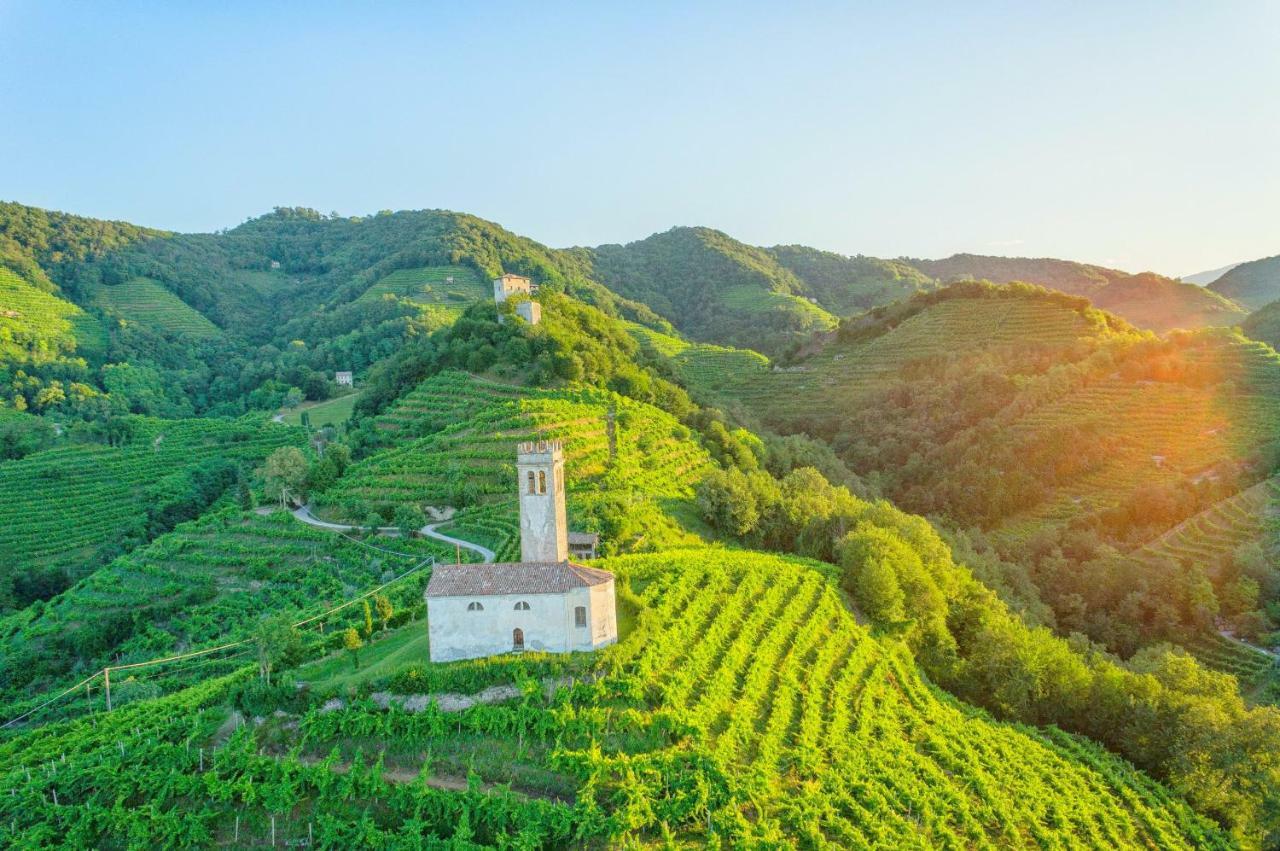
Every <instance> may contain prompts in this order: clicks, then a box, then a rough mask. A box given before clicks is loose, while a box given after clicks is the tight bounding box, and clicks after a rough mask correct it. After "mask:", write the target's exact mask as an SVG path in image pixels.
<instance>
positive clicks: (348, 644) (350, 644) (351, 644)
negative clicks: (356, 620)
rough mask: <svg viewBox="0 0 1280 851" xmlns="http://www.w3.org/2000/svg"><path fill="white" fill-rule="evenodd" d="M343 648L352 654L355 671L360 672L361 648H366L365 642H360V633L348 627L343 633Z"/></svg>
mask: <svg viewBox="0 0 1280 851" xmlns="http://www.w3.org/2000/svg"><path fill="white" fill-rule="evenodd" d="M342 646H343V648H344V649H345V650H346V651H347V652H348V653H350V654H351V664H352V666H353V667H354V668H355V670H357V671H358V670H360V648H361V647H364V642H363V641H361V640H360V633H358V632H356V631H355V629H354V628H353V627H347V628H346V629H345V630H343V632H342Z"/></svg>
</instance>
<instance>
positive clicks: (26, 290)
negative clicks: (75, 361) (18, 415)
mask: <svg viewBox="0 0 1280 851" xmlns="http://www.w3.org/2000/svg"><path fill="white" fill-rule="evenodd" d="M106 342H107V340H106V332H105V331H104V329H103V328H102V325H101V324H100V323H99V322H98V320H97V319H95V318H94V317H93V316H90V315H89V314H87V313H85V312H84V310H82V309H81V308H80V307H78V306H76V305H75V304H72V303H71V302H69V301H66V300H65V299H62V298H59V297H58V296H56V295H52V294H50V293H47V292H45V291H43V290H40V289H37V288H36V287H34V286H32V285H31V284H28V283H27V282H26V281H24V280H23V279H21V278H19V277H18V276H17V275H15V274H14V273H13V272H11V271H9V270H8V269H4V268H0V360H3V361H12V362H16V363H19V364H21V363H23V362H28V361H30V362H36V363H43V362H46V361H51V360H55V359H57V358H58V357H60V356H64V355H70V354H73V353H74V354H79V355H81V356H84V355H86V354H87V355H94V354H99V353H101V352H102V350H103V349H104V348H105V347H106Z"/></svg>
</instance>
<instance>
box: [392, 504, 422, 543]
mask: <svg viewBox="0 0 1280 851" xmlns="http://www.w3.org/2000/svg"><path fill="white" fill-rule="evenodd" d="M394 518H395V519H394V523H395V526H396V528H398V529H399V530H400V534H401V535H404V536H405V537H406V538H410V537H412V536H413V533H414V532H417V531H418V530H419V529H421V528H422V527H423V526H425V525H426V522H427V517H426V515H425V514H423V513H422V509H421V508H419V507H418V506H416V505H397V506H396V510H395V515H394Z"/></svg>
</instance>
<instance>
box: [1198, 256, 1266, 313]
mask: <svg viewBox="0 0 1280 851" xmlns="http://www.w3.org/2000/svg"><path fill="white" fill-rule="evenodd" d="M1209 289H1211V290H1213V291H1214V292H1216V293H1219V294H1220V295H1223V296H1225V297H1226V298H1230V299H1234V300H1235V301H1238V302H1240V303H1241V304H1243V305H1245V306H1246V307H1249V308H1251V309H1253V310H1257V309H1258V308H1260V307H1262V306H1263V305H1265V304H1267V303H1268V302H1272V301H1276V300H1277V299H1280V254H1278V255H1276V256H1275V257H1263V258H1262V259H1261V260H1251V261H1249V262H1248V263H1240V264H1239V265H1237V266H1235V267H1234V268H1233V269H1231V270H1230V271H1229V272H1227V273H1226V274H1224V275H1223V276H1222V277H1220V278H1218V279H1217V280H1216V281H1214V282H1213V283H1211V284H1209Z"/></svg>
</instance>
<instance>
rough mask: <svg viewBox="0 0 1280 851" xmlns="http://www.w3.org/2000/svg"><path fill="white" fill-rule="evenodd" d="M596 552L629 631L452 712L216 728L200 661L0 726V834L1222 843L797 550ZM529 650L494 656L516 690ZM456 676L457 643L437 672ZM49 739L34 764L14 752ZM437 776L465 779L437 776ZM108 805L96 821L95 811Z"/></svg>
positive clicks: (212, 696) (223, 686)
mask: <svg viewBox="0 0 1280 851" xmlns="http://www.w3.org/2000/svg"><path fill="white" fill-rule="evenodd" d="M605 566H607V567H608V568H610V569H612V570H614V571H616V572H617V574H618V576H619V579H620V581H621V582H622V583H623V584H624V587H626V588H627V589H629V590H626V591H624V592H623V596H624V598H626V599H628V600H630V601H631V602H630V603H629V605H631V606H634V607H635V613H634V617H635V626H634V628H633V629H632V630H631V632H630V634H629V635H628V636H627V637H625V638H624V639H623V640H622V642H621V643H620V644H619V645H618V646H617V647H616V648H613V649H611V650H608V651H606V652H605V653H603V654H601V655H600V657H599V659H598V660H596V661H594V662H590V663H588V662H586V661H585V660H583V662H581V663H580V664H589V665H590V666H591V667H593V668H594V669H595V671H596V673H595V674H594V675H593V676H591V677H588V678H586V679H584V680H582V681H580V682H577V683H576V684H574V685H572V686H568V687H561V688H559V689H558V690H557V691H556V692H555V694H554V696H552V697H550V698H549V699H544V698H542V697H541V696H540V689H538V688H537V687H536V686H535V687H533V688H526V689H525V691H524V693H525V695H526V696H525V697H524V698H519V699H516V700H513V701H511V702H508V703H504V704H498V705H481V706H476V707H473V708H471V709H467V710H465V711H463V712H461V713H457V714H454V715H447V714H445V713H443V712H441V711H440V710H439V709H436V708H428V709H427V710H426V711H424V712H421V713H418V714H409V713H406V712H403V711H396V710H391V711H384V710H379V709H377V708H376V707H375V706H374V705H373V704H372V703H371V702H368V701H359V702H356V703H354V704H352V705H349V706H346V707H345V708H341V709H337V710H333V711H327V712H323V713H322V712H320V711H319V705H320V703H321V702H322V699H323V697H322V696H321V695H307V696H306V697H304V698H303V700H302V703H301V704H300V705H299V704H298V702H296V701H295V702H294V703H293V704H292V705H291V708H290V710H289V711H287V712H286V713H285V714H284V716H283V717H278V718H275V719H273V720H272V721H271V722H269V723H268V724H265V725H264V726H262V727H259V728H257V729H255V728H253V727H251V726H245V727H243V728H241V729H240V730H238V731H237V732H235V733H234V734H232V735H230V736H229V737H227V736H225V735H223V734H215V730H216V729H217V728H219V727H222V726H224V720H225V719H226V718H227V712H228V709H227V706H228V704H229V703H230V702H232V701H233V700H234V699H235V694H236V691H237V688H238V685H239V683H240V682H242V681H243V676H240V677H234V676H233V677H230V678H224V679H221V680H218V679H215V680H211V681H209V682H207V683H205V684H202V685H200V686H198V687H196V688H194V689H191V690H189V691H185V692H179V693H177V694H175V695H174V696H173V697H170V698H165V699H163V700H160V701H153V702H147V703H141V704H138V705H136V706H128V707H125V708H124V709H121V710H118V711H117V712H116V713H113V714H112V715H111V716H107V717H104V718H103V719H102V720H101V721H100V722H98V723H97V725H96V726H94V725H93V724H91V723H90V721H88V720H83V721H75V722H70V723H66V724H62V725H55V726H53V727H50V728H48V729H47V730H42V731H39V732H36V733H32V734H26V735H21V736H19V737H17V738H14V739H11V740H10V741H7V742H5V743H3V744H0V754H3V756H4V762H5V764H6V766H8V770H7V772H6V773H5V774H4V775H3V777H2V778H0V785H3V786H8V787H9V788H10V789H13V790H14V791H15V792H17V793H19V795H20V796H21V797H20V798H18V797H11V796H10V795H7V794H3V792H4V791H5V790H3V789H0V822H3V823H2V824H0V830H4V831H17V832H18V835H21V836H24V837H27V838H33V837H38V836H44V835H49V833H48V832H49V831H54V830H56V831H57V834H58V835H59V836H63V837H68V838H74V841H76V842H77V843H83V844H88V845H101V844H102V843H103V842H107V841H110V840H111V838H112V837H115V836H118V835H120V833H121V832H122V831H125V830H127V831H129V835H130V836H131V838H132V840H133V841H135V842H143V843H146V844H150V845H158V844H168V843H172V842H177V841H180V839H181V838H183V837H187V838H192V839H196V840H197V841H200V842H201V844H204V843H217V842H226V841H229V840H231V839H232V838H233V835H238V836H239V841H240V842H242V843H245V842H248V843H251V844H258V843H265V842H267V841H269V836H270V833H271V830H272V824H273V818H274V825H275V831H276V836H277V839H278V840H283V841H286V842H288V841H296V840H297V839H298V838H299V837H306V836H310V837H312V839H313V840H314V841H316V842H318V844H321V845H324V846H332V847H339V846H345V847H350V846H351V845H353V844H372V845H382V844H385V843H387V842H391V841H392V840H393V839H394V840H395V841H398V842H405V841H409V842H421V841H424V840H425V839H426V838H427V837H437V838H439V839H441V840H449V839H453V840H455V841H460V840H464V839H465V840H466V841H469V842H471V843H478V844H481V845H485V846H507V845H510V844H511V843H513V842H516V841H517V837H518V838H519V840H518V841H519V842H520V843H521V844H522V845H524V846H529V847H543V846H561V845H566V844H569V843H570V842H571V841H574V842H578V843H585V845H586V846H588V847H606V846H617V845H619V844H625V843H631V844H639V845H642V846H643V845H655V846H657V845H663V846H666V847H670V845H671V843H672V842H673V841H674V842H675V843H676V844H679V845H703V844H705V843H706V842H708V841H714V842H716V843H718V844H728V845H733V846H740V845H744V844H755V845H765V846H769V845H778V844H783V843H786V844H792V843H794V844H798V845H806V846H812V847H872V846H877V847H887V846H894V847H922V848H923V847H1028V848H1030V847H1042V846H1043V845H1044V843H1045V842H1054V841H1057V840H1058V839H1063V840H1067V841H1068V843H1069V844H1070V845H1075V846H1079V847H1090V846H1092V847H1101V846H1108V847H1118V846H1149V847H1160V848H1182V847H1185V848H1192V847H1196V848H1204V847H1229V845H1230V843H1229V842H1228V841H1227V839H1226V838H1225V837H1224V836H1222V835H1221V834H1220V833H1218V832H1217V831H1216V830H1215V829H1214V828H1213V827H1212V826H1211V825H1210V824H1208V823H1207V822H1206V821H1205V820H1203V819H1201V818H1200V817H1198V816H1196V815H1195V814H1194V813H1193V812H1192V811H1191V810H1190V809H1189V808H1188V807H1187V806H1186V805H1185V804H1184V803H1182V802H1181V801H1180V800H1178V799H1177V798H1176V797H1174V796H1171V795H1170V794H1169V793H1168V792H1167V791H1166V790H1164V789H1162V788H1161V787H1160V786H1158V785H1156V784H1155V783H1153V782H1151V781H1150V780H1149V779H1147V778H1145V777H1144V776H1143V775H1141V774H1140V773H1138V772H1136V771H1135V770H1133V769H1132V768H1130V767H1128V766H1127V765H1125V764H1124V763H1122V762H1120V761H1119V760H1117V759H1115V758H1114V757H1111V756H1109V755H1107V754H1106V753H1105V752H1104V751H1101V750H1099V749H1098V748H1097V747H1096V746H1093V745H1090V744H1088V743H1087V742H1084V741H1082V740H1078V739H1074V738H1072V737H1069V736H1066V735H1064V734H1061V733H1043V732H1039V731H1036V730H1032V729H1028V728H1022V727H1016V726H1008V725H1003V724H997V723H994V722H992V721H991V720H989V718H987V716H985V715H984V714H983V713H980V712H975V711H974V710H971V709H968V708H966V707H964V706H963V705H961V704H958V703H957V702H956V701H954V700H953V699H951V698H949V697H947V696H946V695H943V694H941V693H939V692H938V691H937V690H936V689H934V688H933V687H931V686H928V685H927V684H925V682H924V681H923V680H922V679H921V678H920V677H919V675H918V674H917V673H916V672H915V669H914V667H913V666H912V663H911V661H910V657H909V656H908V655H907V654H905V653H904V652H903V651H902V650H901V649H899V648H897V647H896V646H895V645H894V644H893V643H892V642H888V643H885V642H882V641H879V640H877V639H876V638H874V637H873V636H872V635H871V634H869V633H868V632H867V630H866V629H865V628H862V627H859V626H858V625H857V624H856V623H855V622H854V619H853V617H852V616H851V615H850V614H849V613H848V612H847V611H846V610H845V608H844V607H843V605H842V604H841V602H840V599H839V597H838V596H837V594H836V593H835V591H834V588H833V586H832V585H831V584H830V580H829V579H828V578H827V577H826V575H825V574H824V573H823V572H822V571H820V570H815V569H814V567H813V566H811V565H810V564H808V563H803V562H798V561H795V560H787V559H783V558H780V557H776V556H765V555H750V554H741V553H733V552H728V551H716V550H685V551H675V552H669V553H665V554H662V555H655V556H644V557H631V558H627V559H620V560H612V561H609V562H606V563H605ZM387 640H388V641H389V640H390V639H387ZM375 647H376V645H375ZM549 663H550V660H547V662H546V663H544V662H543V661H542V660H540V659H539V658H538V657H536V656H534V657H529V658H528V660H527V661H522V662H520V663H516V664H512V665H507V666H503V667H495V668H494V669H493V671H492V674H493V675H496V676H497V677H501V676H502V672H503V670H504V668H505V670H506V671H507V674H506V677H507V681H508V682H514V683H517V684H519V683H522V682H528V678H530V677H534V678H538V677H540V676H545V675H546V673H544V671H546V672H547V673H550V672H552V671H554V670H555V668H554V667H548V668H544V667H543V666H544V664H549ZM571 664H572V663H571ZM432 667H433V668H435V667H436V666H432ZM449 669H453V671H449ZM806 669H807V670H809V671H810V672H811V673H810V675H809V676H801V675H800V672H801V670H806ZM479 672H480V671H479V669H476V667H475V666H474V665H473V664H472V663H465V662H464V663H455V664H454V665H452V666H446V667H445V670H443V671H441V672H440V675H439V676H442V677H443V678H445V679H452V680H453V681H454V682H456V683H460V682H462V681H464V679H465V678H467V677H468V676H469V677H470V678H471V679H472V681H476V676H475V675H476V674H477V673H479ZM450 673H452V674H453V676H452V677H451V676H450ZM389 681H390V682H392V683H394V682H396V681H397V680H396V678H395V677H391V678H389ZM405 681H406V682H408V680H405ZM481 681H482V682H488V683H492V682H494V676H488V677H486V678H485V679H484V680H481ZM498 681H499V682H501V681H502V680H501V679H499V680H498ZM535 682H536V680H535ZM456 687H457V686H455V688H456ZM424 753H426V754H429V755H430V756H429V757H428V758H427V759H426V760H425V761H424V759H423V756H422V755H423V754H424ZM63 756H65V757H66V759H65V762H63V761H62V757H63ZM50 757H54V758H55V759H56V760H57V761H58V762H59V765H58V768H57V771H56V772H53V773H44V772H39V771H36V769H37V768H38V767H39V766H41V765H42V764H43V763H45V762H47V761H48V760H49V759H50ZM126 757H127V758H128V762H127V763H126V762H125V758H126ZM375 762H376V767H370V768H366V767H365V766H366V765H368V766H372V765H373V763H375ZM126 764H127V765H128V766H129V770H127V771H126V770H121V768H122V767H123V766H124V765H126ZM348 764H353V767H352V768H350V769H347V768H346V766H347V765H348ZM202 767H203V769H202ZM27 768H30V769H32V774H33V777H35V778H36V780H35V782H34V783H32V782H29V781H27V780H26V779H25V773H24V770H25V769H27ZM455 772H461V773H463V774H465V775H466V776H467V778H468V779H467V780H466V781H465V782H464V783H462V784H461V786H462V788H463V791H446V788H448V787H449V783H448V782H447V781H448V780H449V779H450V778H451V777H454V778H456V777H459V776H460V775H459V774H456V773H455ZM494 783H496V784H504V786H503V787H498V788H491V787H490V785H489V784H494ZM55 788H57V789H59V790H60V798H59V804H58V805H57V806H56V807H55V806H54V805H53V803H52V795H53V792H52V790H53V789H55ZM251 789H252V790H253V791H252V793H250V791H249V790H251ZM374 801H377V802H378V806H377V807H376V808H372V809H371V808H370V804H371V803H372V802H374ZM122 803H123V804H125V808H124V809H123V810H121V811H120V814H119V816H118V817H116V818H113V819H112V820H111V821H107V820H104V819H101V818H100V817H99V816H98V815H97V814H98V813H99V812H100V811H101V810H102V809H103V808H104V807H110V806H112V805H114V806H117V807H118V806H120V804H122ZM143 803H145V804H146V806H130V804H133V805H138V804H143ZM237 831H238V833H237ZM7 835H9V836H10V837H12V836H13V835H14V834H7Z"/></svg>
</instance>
